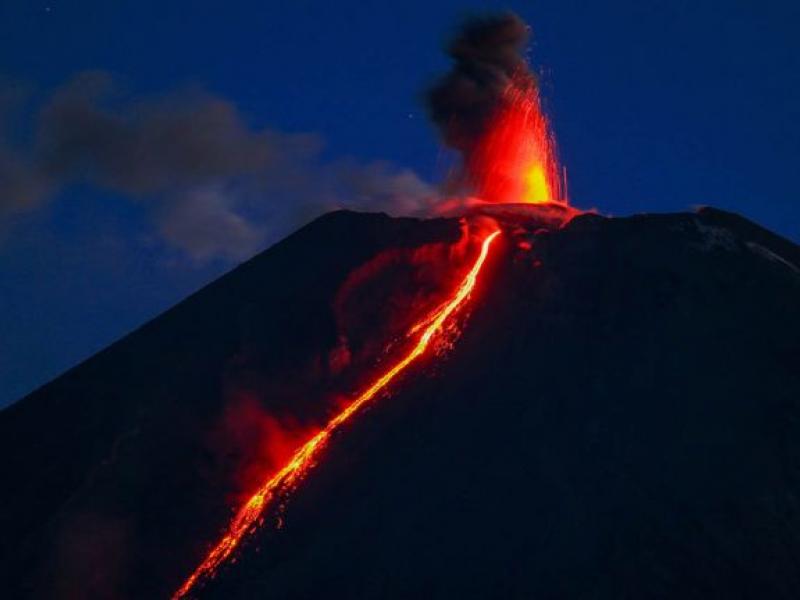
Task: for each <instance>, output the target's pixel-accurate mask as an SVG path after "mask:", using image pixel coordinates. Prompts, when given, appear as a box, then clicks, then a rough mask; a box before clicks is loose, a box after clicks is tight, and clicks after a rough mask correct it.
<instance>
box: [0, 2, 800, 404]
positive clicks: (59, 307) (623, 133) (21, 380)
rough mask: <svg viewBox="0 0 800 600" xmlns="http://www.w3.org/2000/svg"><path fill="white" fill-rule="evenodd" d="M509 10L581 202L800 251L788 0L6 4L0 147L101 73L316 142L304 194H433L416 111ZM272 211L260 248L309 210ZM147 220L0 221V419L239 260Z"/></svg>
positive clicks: (796, 48) (92, 212) (93, 204)
mask: <svg viewBox="0 0 800 600" xmlns="http://www.w3.org/2000/svg"><path fill="white" fill-rule="evenodd" d="M506 8H508V9H512V10H514V11H516V12H517V13H518V14H520V16H522V17H523V18H524V19H525V20H526V21H528V23H530V25H531V26H532V28H533V35H534V39H533V43H532V45H531V57H532V59H533V62H534V64H535V68H536V69H537V70H538V71H539V72H540V73H541V81H542V84H543V90H544V96H545V101H546V107H547V110H548V112H549V114H550V116H551V119H552V121H553V126H554V129H555V132H556V135H557V138H558V142H559V149H560V155H561V158H562V161H563V163H564V164H565V165H566V167H567V169H568V173H569V188H570V195H571V198H572V201H573V203H575V204H577V205H578V206H582V207H596V208H598V209H599V210H600V211H601V212H604V213H607V214H613V215H626V214H630V213H635V212H653V211H658V212H665V211H677V210H685V209H687V208H690V207H691V206H693V205H697V204H711V205H714V206H718V207H721V208H725V209H729V210H734V211H737V212H739V213H742V214H744V215H745V216H747V217H749V218H751V219H753V220H755V221H757V222H760V223H761V224H763V225H765V226H767V227H769V228H771V229H773V230H775V231H777V232H779V233H781V234H783V235H785V236H787V237H789V238H791V239H793V240H795V241H797V240H799V239H800V211H799V210H798V209H797V192H796V190H795V188H794V183H795V178H796V171H797V165H798V163H800V41H799V39H800V36H798V35H797V31H798V28H800V7H798V4H797V3H795V2H775V1H770V0H767V1H764V2H757V3H756V2H752V1H717V2H710V1H707V0H698V1H694V2H687V1H683V0H671V1H650V0H641V1H634V0H630V1H620V2H596V3H587V2H578V1H576V0H559V1H555V0H553V1H544V0H541V1H538V2H507V3H498V2H450V1H447V0H438V1H437V2H414V1H406V2H397V3H394V2H385V1H384V2H368V1H363V0H362V1H358V2H353V1H340V2H336V3H331V2H324V1H300V0H296V1H292V2H263V1H262V2H251V1H228V2H209V1H203V0H198V1H195V2H191V3H189V2H185V3H177V2H174V3H164V2H148V1H138V2H107V1H106V2H99V1H98V2H94V1H86V2H71V3H67V2H59V1H56V0H54V1H52V2H39V1H30V0H28V1H24V2H23V1H14V0H11V1H8V2H4V3H3V4H2V6H0V57H2V58H0V86H2V88H1V89H2V91H3V93H2V94H0V101H5V102H6V103H7V104H9V103H10V104H11V105H13V107H14V109H13V111H12V112H10V113H9V114H11V115H12V117H11V118H10V123H7V125H6V129H7V130H8V132H7V135H8V136H9V138H10V139H12V140H19V139H24V138H25V137H26V136H27V137H30V133H31V131H30V130H31V129H32V127H33V126H32V125H31V124H30V123H31V122H32V120H31V115H32V114H33V112H34V111H35V110H36V107H37V106H41V105H42V103H43V102H46V101H47V99H48V98H51V97H52V94H53V91H54V90H56V89H58V88H60V87H61V86H63V85H64V84H65V82H67V81H69V80H70V79H71V78H72V77H74V76H75V75H76V74H77V73H80V72H83V71H86V70H90V69H91V70H102V71H104V72H107V73H109V74H110V75H111V76H112V77H113V79H114V81H115V86H116V87H117V88H118V89H119V90H121V93H123V94H124V95H125V96H126V97H127V98H128V99H129V100H130V101H131V102H136V101H137V99H139V98H154V97H162V96H163V95H165V94H173V93H174V92H175V91H176V90H178V91H186V90H189V91H193V92H192V93H194V92H197V91H198V90H202V91H203V93H207V94H212V95H213V96H214V97H218V98H223V99H225V100H226V101H227V102H229V103H230V104H231V105H232V106H234V107H235V109H236V111H237V115H238V117H239V118H241V121H242V123H243V124H245V125H246V126H247V127H249V128H251V129H252V130H253V131H261V130H269V131H272V132H277V133H278V134H279V135H281V136H283V135H286V136H290V135H292V134H298V133H304V134H305V133H309V134H313V136H312V137H313V139H314V140H316V142H315V143H320V144H321V150H319V151H318V153H317V154H316V155H315V159H314V160H315V161H316V162H315V164H318V165H320V168H319V170H318V171H317V170H315V169H312V170H310V171H309V172H308V173H307V175H308V174H311V175H313V174H314V173H320V179H324V178H325V177H327V175H326V174H325V173H326V171H325V167H324V165H328V164H334V163H335V164H338V162H339V161H342V160H346V161H351V162H352V163H353V164H354V165H367V164H373V163H374V161H385V163H381V164H386V165H390V166H389V167H387V168H388V169H389V171H391V172H392V173H399V172H402V171H403V170H404V169H409V170H411V171H413V173H415V174H416V175H417V176H418V177H419V179H420V181H423V182H429V183H436V182H437V180H439V179H441V177H442V170H443V167H442V153H441V150H440V147H439V145H438V143H437V140H436V135H435V132H434V130H433V127H432V126H431V125H430V124H429V123H428V122H427V120H426V118H425V115H424V110H423V108H422V104H421V96H422V92H423V90H424V89H425V87H426V85H428V84H429V83H430V82H431V81H432V80H433V79H434V78H435V77H436V76H437V75H438V74H440V73H442V72H443V71H444V70H445V69H446V68H447V65H448V63H447V59H446V57H445V56H444V55H443V53H442V51H441V49H442V45H443V41H444V40H445V39H446V37H447V36H448V34H449V33H451V32H452V31H453V30H454V28H455V27H456V25H457V24H458V22H459V19H460V18H461V17H463V16H464V15H467V14H469V13H470V12H473V11H484V10H492V9H495V10H496V9H506ZM181 93H183V92H181ZM9 98H10V100H9ZM4 99H5V100H4ZM281 139H283V138H281ZM13 147H15V148H16V147H17V146H13ZM19 147H21V148H24V144H21V145H20V146H19ZM356 168H358V169H361V168H362V167H361V166H358V167H356ZM315 189H316V188H313V187H311V188H308V190H307V193H311V194H313V193H315ZM4 193H5V190H3V189H0V202H2V201H3V197H2V196H3V194H4ZM295 193H299V192H297V191H296V190H295ZM267 196H268V197H264V198H263V200H262V199H259V200H257V201H256V202H262V203H263V205H258V206H254V207H251V208H252V209H253V210H254V211H255V212H257V213H258V214H259V215H260V218H261V219H262V222H261V227H262V228H261V229H259V230H258V232H259V235H260V237H259V238H258V240H259V243H258V244H259V247H264V246H266V245H268V244H269V243H270V242H272V241H275V238H277V237H280V236H282V235H284V234H285V233H286V231H288V230H289V229H291V228H292V227H294V226H296V225H297V224H298V223H300V222H302V220H303V218H307V217H308V216H310V215H311V214H313V211H314V210H316V208H315V207H314V206H311V207H309V208H303V209H302V210H298V211H295V212H293V213H292V217H291V218H289V217H287V216H286V215H287V213H286V211H285V210H284V208H283V207H284V206H285V205H291V204H293V203H295V202H297V201H298V199H296V198H293V197H292V194H291V193H289V192H284V193H273V194H268V195H267ZM300 200H303V201H305V200H306V199H300ZM250 202H251V203H252V202H254V201H253V200H252V199H251V200H250ZM152 206H153V205H152V204H148V203H146V202H130V201H125V200H124V199H121V198H120V193H119V192H118V191H115V190H113V189H112V190H109V189H102V188H98V187H97V186H94V185H90V184H87V183H85V182H83V183H82V182H76V183H74V184H71V185H66V186H63V187H62V188H60V189H59V191H58V193H56V194H54V195H53V196H52V197H50V198H49V200H48V201H47V202H43V203H42V204H41V205H40V206H38V207H37V208H36V210H31V211H27V212H25V213H24V214H17V215H13V216H11V217H2V216H0V218H2V219H3V221H2V222H0V272H1V273H2V278H1V279H0V405H3V404H5V403H8V402H10V401H13V400H14V399H16V398H17V397H19V396H20V395H22V394H24V393H26V392H28V391H30V390H31V389H33V388H34V387H36V386H38V385H40V384H42V383H44V382H45V381H47V380H48V379H50V378H52V377H53V376H55V375H57V374H58V373H60V372H61V371H63V370H64V369H66V368H68V367H70V366H72V365H74V364H76V363H77V362H78V361H80V360H82V359H83V358H86V357H87V356H89V355H90V354H91V353H93V352H95V351H97V350H99V349H101V348H102V347H104V346H105V345H107V344H108V343H110V342H111V341H113V340H114V339H117V338H118V337H119V336H121V335H123V334H124V333H126V332H128V331H130V330H131V329H132V328H134V327H136V326H137V325H139V324H141V323H143V322H144V321H146V320H147V319H149V318H151V317H153V316H155V315H156V314H158V313H159V312H161V311H162V310H164V309H165V308H167V307H168V306H170V305H171V304H174V303H175V302H177V301H178V300H180V299H181V298H182V297H184V296H185V295H186V294H188V293H190V292H191V291H194V290H195V289H197V288H198V287H200V286H201V285H203V284H204V283H206V282H208V281H210V280H212V279H213V278H214V277H216V276H218V275H219V274H221V273H222V272H224V271H226V270H227V269H229V268H230V267H231V266H233V265H234V264H235V263H236V261H237V260H238V258H240V257H239V256H238V255H231V254H227V255H226V254H225V253H224V252H221V253H216V254H215V253H213V252H212V253H209V254H208V255H206V256H203V257H200V258H198V256H192V255H190V254H187V252H186V251H185V248H182V247H180V246H175V245H174V244H172V245H170V244H169V243H166V242H165V240H164V239H163V236H160V235H159V231H158V226H157V225H155V224H154V221H153V217H152V214H153V211H154V210H155V209H153V208H152ZM0 215H2V211H0Z"/></svg>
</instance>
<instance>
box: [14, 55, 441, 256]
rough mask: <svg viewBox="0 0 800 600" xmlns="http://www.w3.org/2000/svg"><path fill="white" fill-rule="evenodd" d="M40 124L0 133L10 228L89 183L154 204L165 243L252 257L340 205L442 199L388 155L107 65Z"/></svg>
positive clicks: (39, 116)
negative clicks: (377, 156) (159, 88)
mask: <svg viewBox="0 0 800 600" xmlns="http://www.w3.org/2000/svg"><path fill="white" fill-rule="evenodd" d="M3 108H4V107H3V105H2V103H0V110H2V109H3ZM0 117H2V115H0ZM30 129H31V130H32V131H33V133H32V134H31V135H29V136H28V138H29V139H26V140H23V141H22V143H17V144H16V145H15V144H14V143H13V142H12V139H11V137H12V136H11V135H9V134H8V133H4V132H2V131H1V130H0V226H2V225H4V224H7V223H8V222H9V221H10V220H11V218H12V217H13V216H14V215H16V214H19V213H25V212H30V211H34V210H37V209H40V208H41V207H43V206H45V205H46V204H47V203H48V202H50V201H53V200H55V199H57V198H58V197H59V195H60V192H61V191H63V190H64V189H65V188H66V187H67V186H69V185H72V184H83V185H89V186H91V187H93V188H96V189H99V190H103V191H107V192H109V193H110V194H109V195H110V196H111V197H115V198H117V199H122V200H124V201H129V202H135V203H138V204H140V205H141V206H143V207H145V209H146V214H147V215H148V218H149V219H150V220H151V222H152V226H153V230H154V232H155V233H156V234H157V235H158V236H159V237H160V239H161V241H162V242H164V243H166V244H167V245H168V246H170V247H173V248H177V249H179V250H181V251H183V252H184V253H186V254H187V255H188V256H190V257H191V258H193V259H195V260H200V261H202V260H208V259H211V258H216V257H222V258H226V259H230V260H237V259H242V258H245V257H247V256H249V255H251V254H252V253H253V252H255V251H256V250H258V249H259V248H260V247H261V246H263V245H264V244H265V243H266V242H267V241H268V240H269V239H270V238H276V237H278V236H280V235H283V234H285V233H287V232H288V230H290V229H291V228H293V227H295V226H297V225H298V224H299V223H300V222H301V221H302V220H306V219H308V218H310V217H313V216H315V215H316V214H319V213H321V212H323V211H326V210H330V209H333V208H343V207H346V208H355V209H366V210H388V211H390V212H395V213H413V212H420V211H422V210H424V209H425V207H426V206H428V205H429V204H430V203H431V202H432V201H433V199H434V198H435V196H436V192H435V190H434V189H433V188H432V187H431V186H430V185H428V184H427V183H426V182H424V181H422V180H421V179H420V178H419V177H417V175H416V174H414V173H413V172H411V171H408V170H403V169H399V168H397V167H396V166H394V165H391V164H389V163H385V162H374V163H366V164H365V163H362V162H359V161H355V160H340V161H335V162H325V161H323V160H322V159H321V156H320V155H321V151H322V147H323V144H322V141H321V140H320V138H319V137H318V136H316V135H313V134H304V133H303V134H288V133H282V132H276V131H271V130H268V129H254V128H252V127H250V126H249V125H248V124H247V122H246V120H245V119H244V117H243V116H242V115H241V114H240V112H239V111H238V109H237V108H236V106H235V105H234V104H232V103H231V102H229V101H228V100H225V99H223V98H220V97H218V96H214V95H212V94H209V93H205V92H199V91H194V92H173V93H169V94H164V95H160V96H156V97H152V98H145V99H131V98H130V97H126V96H125V95H124V94H122V93H121V92H120V91H119V87H118V86H117V85H116V84H115V82H114V81H113V79H112V78H111V77H110V75H108V74H107V73H105V72H99V71H90V72H84V73H81V74H79V75H78V76H76V77H75V78H73V79H72V80H71V81H69V82H67V83H66V84H64V85H63V86H61V87H60V88H58V89H57V90H55V92H53V93H52V94H51V96H50V97H49V98H48V99H47V100H46V101H45V102H44V103H43V105H42V106H41V107H40V108H39V109H38V110H37V111H36V112H35V117H34V123H33V125H32V127H31V128H30Z"/></svg>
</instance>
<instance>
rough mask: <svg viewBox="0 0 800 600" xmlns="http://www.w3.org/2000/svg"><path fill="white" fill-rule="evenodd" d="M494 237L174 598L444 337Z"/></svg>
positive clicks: (208, 572)
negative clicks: (403, 346)
mask: <svg viewBox="0 0 800 600" xmlns="http://www.w3.org/2000/svg"><path fill="white" fill-rule="evenodd" d="M499 234H500V231H499V230H495V231H493V232H492V233H490V234H489V235H488V236H487V237H486V238H485V239H484V240H483V242H482V244H481V250H480V253H479V255H478V258H477V259H476V260H475V262H474V264H473V266H472V268H471V269H470V271H469V272H468V273H467V274H466V276H465V277H464V279H463V280H462V281H461V283H460V284H459V286H458V288H456V290H455V291H454V292H453V294H452V296H450V298H449V299H448V300H447V301H446V302H445V303H444V304H442V305H440V306H439V307H437V308H436V309H434V310H433V311H431V312H430V313H429V314H427V315H425V316H424V317H423V318H422V319H420V320H419V321H418V322H417V324H415V325H414V326H413V327H412V328H411V329H410V334H409V335H410V336H415V335H416V336H418V337H416V342H415V343H414V345H413V347H412V348H411V350H410V351H408V352H407V354H405V356H403V357H402V358H401V359H399V360H398V361H397V362H396V363H394V364H393V366H391V367H390V368H389V369H387V370H386V371H385V372H384V373H383V374H382V375H380V376H379V377H378V378H377V379H375V381H374V382H373V383H372V384H371V385H370V386H369V387H367V389H366V390H364V391H363V392H362V393H361V394H360V395H359V396H358V397H357V398H356V399H355V400H353V401H352V402H351V403H350V404H349V405H347V406H346V407H345V408H344V409H343V410H342V411H341V412H340V413H339V414H337V415H336V416H335V417H334V418H333V419H331V420H330V421H329V422H328V424H327V425H326V426H325V428H324V429H322V430H321V431H320V432H319V433H317V434H316V435H314V437H312V438H311V439H310V440H308V441H307V442H306V443H305V444H303V445H302V446H300V447H299V448H298V449H297V450H296V451H295V452H294V454H293V455H292V457H291V459H290V460H289V461H288V462H287V463H286V464H285V465H284V466H283V467H282V468H281V469H280V470H279V471H277V472H276V473H275V474H274V475H272V476H271V477H270V478H269V479H267V480H266V481H265V482H264V483H263V484H262V485H261V487H260V488H259V489H258V491H257V492H256V493H255V494H253V495H252V496H251V497H250V499H249V500H248V501H247V502H246V503H245V504H244V505H243V506H242V507H241V508H240V509H239V510H238V512H237V513H236V515H235V516H234V518H233V520H232V521H231V523H230V524H229V525H228V528H227V530H226V532H225V534H224V535H223V536H222V538H221V539H220V540H219V541H218V542H217V544H216V545H215V546H214V547H213V548H212V549H211V551H210V552H209V553H208V555H207V556H206V557H205V559H204V560H203V562H201V563H200V565H199V566H198V567H197V568H196V569H195V570H194V572H192V574H191V575H190V576H189V577H188V578H187V579H186V581H185V582H184V583H183V585H181V587H180V588H179V589H178V591H177V592H175V594H174V595H173V598H183V597H185V596H186V595H187V594H189V592H191V590H192V589H193V588H194V586H195V585H196V584H197V583H198V582H199V581H200V580H202V579H204V578H207V577H212V576H213V575H214V574H215V573H216V570H217V569H218V568H219V566H220V565H221V564H222V563H223V562H225V561H226V560H227V559H228V558H229V557H230V556H231V554H232V553H233V551H234V550H235V549H236V548H237V547H238V546H239V544H240V543H241V541H242V539H244V537H245V536H246V535H247V534H248V533H250V532H252V531H253V530H254V529H255V528H256V527H257V525H258V524H259V520H260V519H261V518H262V515H263V514H264V511H265V509H266V508H267V507H268V506H270V505H271V503H273V501H274V500H275V499H276V498H277V497H279V496H280V495H282V494H285V493H287V492H290V491H292V490H293V489H294V488H295V487H296V486H297V485H298V483H300V481H302V479H303V477H304V476H305V475H306V474H307V473H308V471H309V470H310V469H311V468H312V467H313V466H314V464H315V463H316V461H317V459H318V457H319V454H320V453H321V452H322V450H323V449H324V448H325V446H326V444H327V442H328V441H329V439H330V437H331V435H332V434H333V433H334V432H335V431H336V430H337V429H338V428H339V427H340V426H341V425H343V424H344V423H345V422H346V421H348V420H349V419H350V418H351V417H352V416H353V415H355V414H356V413H357V412H358V411H359V410H360V409H362V408H363V407H364V406H365V405H366V404H367V403H368V402H369V401H370V400H372V399H373V398H374V397H375V396H376V395H377V394H378V393H379V392H381V391H383V390H384V389H385V388H386V386H388V385H389V384H390V383H391V382H392V381H393V380H394V379H395V378H396V377H397V376H398V375H400V374H401V373H402V372H403V371H405V370H406V368H407V367H408V366H409V365H410V364H412V363H413V362H414V361H416V359H418V358H419V357H420V356H422V355H423V354H424V353H425V352H426V351H427V350H428V348H429V347H430V345H431V342H432V341H434V340H435V339H437V338H439V337H440V336H442V335H443V333H444V332H445V331H446V330H447V329H448V327H449V326H450V325H451V323H450V322H449V319H450V317H451V316H453V314H454V313H455V312H456V311H457V310H458V309H459V308H460V307H461V306H462V305H463V304H464V302H465V301H466V300H467V298H468V297H469V295H470V293H471V292H472V290H473V289H474V287H475V283H476V281H477V278H478V275H479V273H480V271H481V268H482V267H483V264H484V262H485V261H486V257H487V255H488V253H489V248H490V246H491V244H492V241H493V240H494V239H495V238H496V237H497V236H498V235H499Z"/></svg>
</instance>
